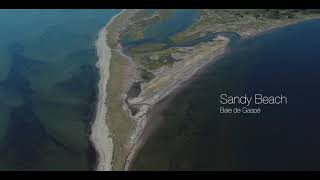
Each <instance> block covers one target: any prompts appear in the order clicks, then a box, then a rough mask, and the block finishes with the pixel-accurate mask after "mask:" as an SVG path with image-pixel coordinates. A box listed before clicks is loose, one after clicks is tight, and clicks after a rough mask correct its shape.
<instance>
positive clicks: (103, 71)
mask: <svg viewBox="0 0 320 180" xmlns="http://www.w3.org/2000/svg"><path fill="white" fill-rule="evenodd" d="M123 12H124V10H123V11H121V12H120V13H118V14H116V15H114V16H113V17H112V18H111V19H110V20H109V21H108V23H107V24H106V25H105V26H104V27H103V28H102V29H101V30H100V31H99V36H98V39H97V40H96V49H97V56H98V61H97V63H96V67H97V68H98V70H99V75H100V78H99V82H98V99H97V105H96V114H95V119H94V122H93V124H92V126H91V134H90V142H91V143H92V145H93V147H94V149H95V151H96V157H97V159H96V167H95V170H97V171H110V170H112V157H113V146H114V145H113V140H112V138H111V134H110V130H109V128H108V126H107V123H106V115H107V106H106V98H107V91H106V88H107V83H108V79H109V68H110V60H111V49H110V47H109V46H108V44H107V34H108V30H107V28H108V26H109V25H110V24H111V23H112V22H113V21H114V19H115V18H116V17H118V16H119V15H121V13H123Z"/></svg>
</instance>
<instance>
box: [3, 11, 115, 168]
mask: <svg viewBox="0 0 320 180" xmlns="http://www.w3.org/2000/svg"><path fill="white" fill-rule="evenodd" d="M119 11H120V10H0V19H1V21H0V27H1V28H0V39H1V41H0V170H89V169H90V168H92V167H93V166H94V161H95V160H94V156H93V154H94V152H93V150H92V148H91V147H90V143H89V130H90V122H91V121H92V118H93V116H94V113H95V103H96V102H95V101H96V92H97V88H96V86H97V80H98V71H97V69H96V67H95V63H96V61H97V56H96V50H95V44H94V42H95V40H96V39H97V35H98V31H99V30H100V29H101V28H102V27H103V26H105V24H106V23H107V22H108V21H109V20H110V18H111V17H112V16H113V15H115V14H117V13H118V12H119Z"/></svg>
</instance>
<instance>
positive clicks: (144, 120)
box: [124, 18, 319, 171]
mask: <svg viewBox="0 0 320 180" xmlns="http://www.w3.org/2000/svg"><path fill="white" fill-rule="evenodd" d="M317 19H319V18H310V19H304V20H298V21H297V22H291V23H288V24H284V25H281V26H277V27H271V28H268V29H266V30H264V31H261V32H252V33H251V34H248V35H240V34H238V35H239V36H240V41H243V40H247V39H251V38H255V37H259V36H262V35H264V34H265V33H268V32H271V31H274V30H276V29H280V28H284V27H287V26H290V25H295V24H299V23H303V22H306V21H310V20H317ZM228 39H229V38H228ZM229 40H230V39H229ZM230 45H231V44H230V41H229V43H228V45H227V46H226V47H225V48H224V49H223V50H222V51H220V52H218V53H216V54H214V55H212V56H211V57H210V58H209V60H208V61H206V62H205V63H203V64H200V65H199V67H197V68H196V69H194V70H193V71H192V73H191V74H190V75H189V76H188V77H183V78H182V79H180V80H179V82H178V83H176V84H175V85H173V86H172V87H169V88H168V89H167V91H165V92H164V93H163V94H160V95H159V93H156V94H154V95H153V97H155V96H157V97H155V98H153V99H154V100H153V101H152V103H148V107H145V108H141V110H140V111H144V112H143V114H142V115H140V117H139V118H135V117H131V118H132V119H133V120H135V121H137V119H140V122H139V120H138V121H137V122H138V124H139V128H138V130H137V132H136V133H135V134H132V136H134V137H133V142H132V144H131V149H130V152H129V155H128V157H127V161H126V164H125V168H124V169H125V171H129V170H130V169H131V166H132V163H133V162H134V159H135V158H136V156H137V155H138V153H139V151H140V149H141V148H142V147H143V145H144V143H145V141H146V140H147V139H148V137H149V136H150V135H151V133H152V132H153V130H154V129H156V127H154V125H153V124H152V123H151V120H150V115H151V114H153V112H154V111H158V110H156V109H154V107H155V105H158V104H160V106H161V104H162V103H163V102H164V101H165V100H166V99H167V98H168V99H171V96H172V95H173V96H174V95H175V94H176V93H178V92H179V91H180V90H182V89H183V87H184V86H186V85H187V84H189V83H190V82H191V81H192V80H193V78H195V77H196V76H197V74H200V73H201V72H202V71H205V70H206V67H207V65H208V64H211V63H214V62H216V61H217V60H219V59H221V57H223V56H224V55H225V54H226V53H229V51H230V48H229V47H230ZM139 97H140V98H141V96H139ZM142 98H143V96H142ZM160 108H161V107H160ZM160 111H161V110H160ZM159 118H160V119H161V117H159ZM156 123H158V124H159V123H161V122H156ZM148 128H149V129H148Z"/></svg>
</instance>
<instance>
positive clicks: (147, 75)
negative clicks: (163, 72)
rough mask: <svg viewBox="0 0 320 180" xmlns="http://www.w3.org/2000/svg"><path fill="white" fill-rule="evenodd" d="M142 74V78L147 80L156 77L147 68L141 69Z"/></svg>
mask: <svg viewBox="0 0 320 180" xmlns="http://www.w3.org/2000/svg"><path fill="white" fill-rule="evenodd" d="M140 76H141V78H142V80H144V81H147V82H148V81H151V80H152V79H153V78H154V77H155V76H154V75H153V74H152V73H151V72H150V71H148V70H146V69H145V68H141V69H140Z"/></svg>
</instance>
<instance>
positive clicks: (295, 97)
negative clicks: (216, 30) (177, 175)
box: [132, 20, 320, 170]
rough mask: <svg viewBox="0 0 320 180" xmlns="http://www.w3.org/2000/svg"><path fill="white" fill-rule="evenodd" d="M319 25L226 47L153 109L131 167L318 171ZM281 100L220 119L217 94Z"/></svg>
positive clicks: (289, 28) (305, 25)
mask: <svg viewBox="0 0 320 180" xmlns="http://www.w3.org/2000/svg"><path fill="white" fill-rule="evenodd" d="M319 32H320V20H311V21H306V22H302V23H299V24H295V25H290V26H287V27H284V28H280V29H275V30H272V31H269V32H266V33H263V34H261V35H258V36H256V37H252V38H249V39H242V40H240V41H238V42H232V43H233V44H232V46H231V48H230V50H229V51H228V52H227V53H226V54H225V55H224V56H223V57H221V58H219V59H218V60H216V61H215V62H214V63H211V64H210V65H209V66H208V67H206V68H205V69H204V70H202V71H201V72H199V73H198V74H197V75H196V77H194V78H193V79H192V80H191V81H189V82H188V83H186V84H185V85H184V86H183V88H181V89H180V90H179V91H177V93H175V94H173V95H172V96H170V97H168V98H166V99H165V100H164V101H162V102H160V103H159V104H157V105H156V106H154V109H153V111H152V112H153V113H151V117H150V119H151V120H150V121H151V122H152V121H160V123H157V124H159V125H158V127H157V128H155V130H154V131H153V133H151V135H150V137H149V138H148V139H147V141H146V143H145V145H144V146H143V147H142V149H141V151H140V152H139V153H138V155H137V158H136V159H135V161H134V164H133V168H132V169H134V170H320V153H319V152H320V141H319V138H320V118H319V112H320V111H319V107H320V106H319V102H320V94H319V92H320V33H319ZM221 94H228V95H232V96H242V95H245V94H246V95H247V96H253V95H254V94H263V95H265V96H268V97H270V96H280V95H283V96H286V98H287V103H286V104H285V103H283V104H268V105H257V104H251V105H250V106H249V108H260V109H261V113H256V114H244V113H239V114H222V113H220V111H219V108H220V107H221V106H223V107H227V108H235V107H240V108H242V107H243V105H222V104H221V103H220V95H221Z"/></svg>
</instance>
